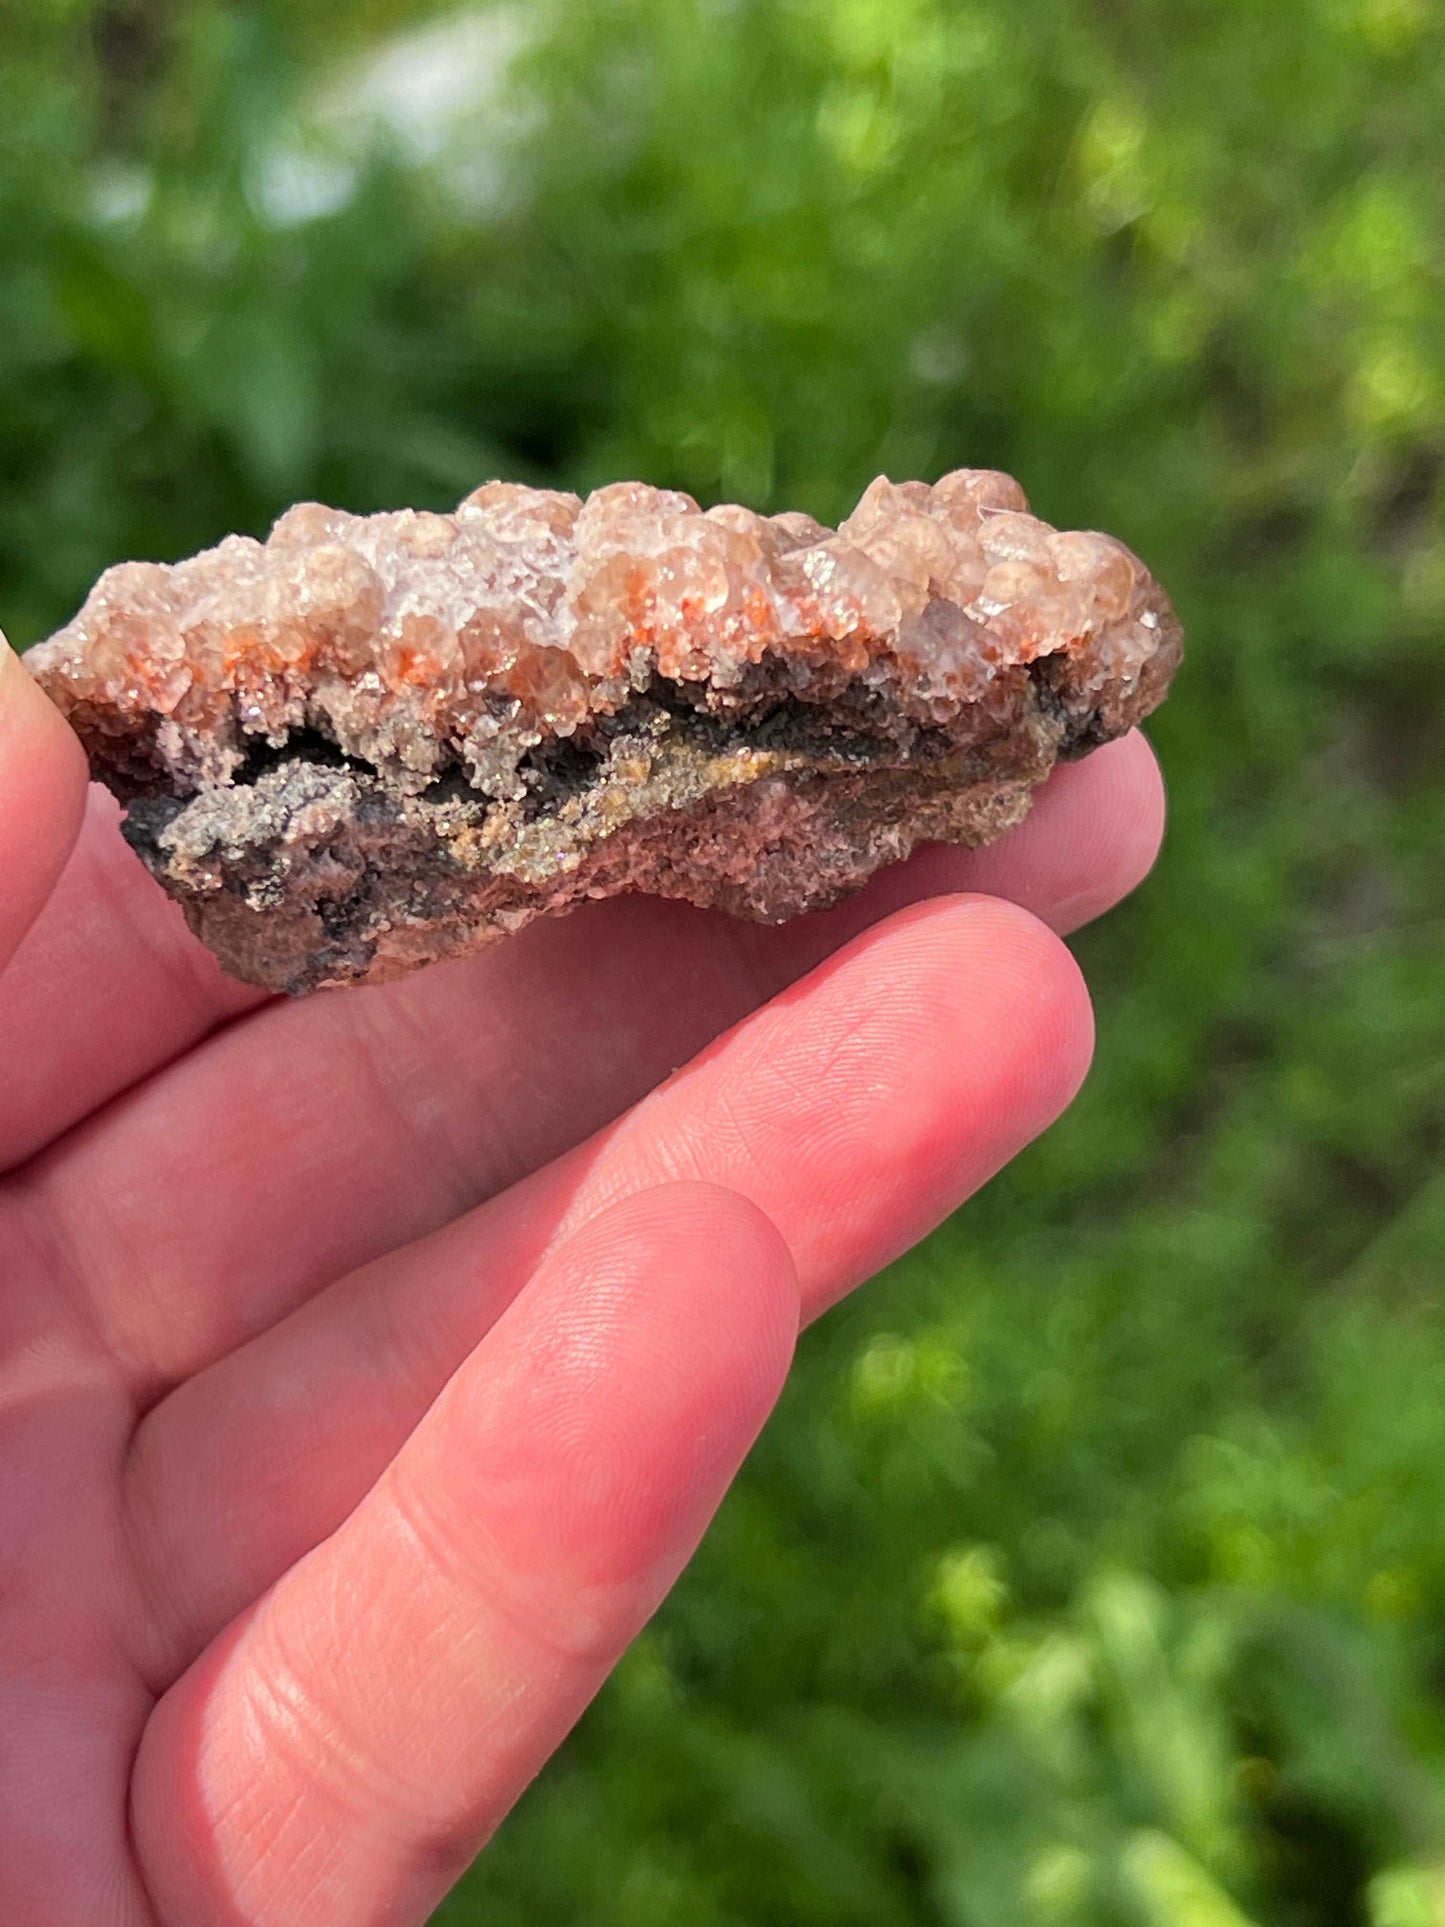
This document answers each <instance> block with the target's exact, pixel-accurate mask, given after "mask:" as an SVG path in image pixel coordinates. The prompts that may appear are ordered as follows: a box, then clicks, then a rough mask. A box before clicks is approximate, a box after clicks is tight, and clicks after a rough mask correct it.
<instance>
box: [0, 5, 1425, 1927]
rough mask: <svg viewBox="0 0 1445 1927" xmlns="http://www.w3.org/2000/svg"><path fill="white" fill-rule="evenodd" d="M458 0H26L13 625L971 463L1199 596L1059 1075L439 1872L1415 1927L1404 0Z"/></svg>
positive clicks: (499, 1915)
mask: <svg viewBox="0 0 1445 1927" xmlns="http://www.w3.org/2000/svg"><path fill="white" fill-rule="evenodd" d="M437 20H438V16H437V15H436V14H435V11H434V9H428V8H423V7H419V6H416V5H414V4H407V0H391V4H381V3H380V0H374V3H372V4H363V5H355V6H347V5H344V4H341V5H338V4H336V0H270V4H255V0H250V3H248V4H247V5H245V6H244V7H242V6H240V5H237V6H236V7H234V8H230V9H227V8H223V7H218V6H214V5H210V4H196V5H185V4H181V3H180V0H175V3H174V4H169V5H166V4H161V3H160V0H153V3H149V4H148V3H147V0H132V3H131V4H117V5H109V6H96V5H93V4H81V3H80V0H0V614H3V620H4V621H5V624H6V627H7V628H8V629H9V631H10V633H11V634H12V637H13V638H14V640H16V641H17V642H18V643H22V644H23V643H25V642H28V641H32V640H34V639H35V638H36V637H37V636H39V635H41V634H43V633H45V632H46V630H47V629H48V628H49V627H51V626H53V625H54V624H56V623H57V622H59V621H60V620H62V619H63V618H64V617H65V616H67V615H68V614H69V613H70V612H71V610H72V609H73V608H74V606H75V605H76V604H77V603H78V601H79V599H80V597H81V595H82V594H83V592H84V590H85V588H86V587H87V585H88V583H89V581H90V579H91V578H92V577H93V576H94V574H95V573H97V572H98V570H99V569H100V568H101V567H103V566H104V565H105V564H106V563H108V562H111V561H113V560H115V559H117V558H119V557H122V556H130V555H143V556H157V557H163V558H168V557H173V556H177V555H180V554H183V553H186V552H188V551H190V550H192V549H194V548H196V547H198V546H200V545H202V544H203V543H206V542H209V541H212V540H214V539H216V538H217V537H218V536H220V535H221V534H222V533H224V532H225V531H227V530H229V529H232V528H240V529H247V530H252V531H255V532H258V533H259V532H262V531H263V530H264V528H265V526H266V524H267V522H268V521H269V520H270V518H271V517H272V516H273V515H274V514H275V513H276V512H277V511H278V510H279V509H280V508H281V507H283V506H284V505H285V504H286V503H288V502H290V501H291V500H293V499H295V498H298V497H307V496H317V497H321V498H322V499H330V500H334V501H338V502H340V503H343V504H344V505H346V506H348V507H351V508H355V509H367V508H372V507H381V506H394V505H396V504H397V503H400V502H403V501H412V502H416V503H420V504H431V505H448V504H450V503H451V502H453V501H455V499H456V498H457V497H458V496H459V495H460V494H461V493H462V492H463V491H464V490H466V489H467V488H469V487H471V486H472V485H473V484H474V483H475V482H477V481H478V480H479V479H481V478H482V477H483V476H485V475H488V474H493V473H501V474H505V475H509V476H518V477H521V478H523V479H533V480H541V479H560V480H562V481H565V482H566V483H568V484H570V485H573V486H576V487H586V486H589V485H592V484H595V483H597V482H600V481H603V480H605V479H611V478H614V477H618V476H630V475H640V476H642V477H645V478H646V479H648V480H651V481H654V482H657V483H664V484H665V483H671V484H675V485H680V486H683V487H686V488H688V489H690V490H692V491H693V492H694V493H696V494H697V495H698V496H699V497H701V498H702V499H703V500H705V501H708V500H715V499H718V498H721V497H734V498H741V499H743V500H746V501H748V502H750V503H752V504H754V505H756V506H758V507H769V506H771V507H782V506H786V507H791V508H805V509H808V510H811V511H812V512H814V513H815V514H817V515H819V516H821V517H823V518H824V519H831V518H833V517H835V516H836V515H837V514H839V513H840V512H842V511H843V510H845V509H846V507H847V506H848V505H850V504H851V502H852V501H853V500H854V498H855V497H856V495H857V494H858V492H859V491H860V489H861V488H862V487H863V486H864V484H866V482H867V481H868V480H869V479H870V478H871V477H872V476H873V475H874V474H875V473H877V472H878V471H879V470H880V469H881V470H887V471H888V472H889V473H891V474H893V475H894V476H895V477H900V478H901V477H904V476H910V475H932V474H935V473H937V472H940V471H942V470H944V469H947V468H950V467H954V466H957V465H959V464H962V463H970V464H979V465H989V466H998V467H1003V468H1007V469H1010V470H1012V471H1014V472H1016V473H1017V474H1019V475H1020V477H1021V478H1022V479H1023V480H1024V482H1025V485H1026V486H1027V487H1028V489H1029V492H1030V494H1031V496H1032V498H1033V500H1034V502H1035V505H1036V506H1037V508H1038V509H1039V511H1040V513H1042V514H1044V515H1046V516H1047V517H1048V518H1049V519H1050V520H1052V521H1056V522H1062V523H1066V524H1069V525H1083V526H1100V527H1104V528H1108V529H1110V530H1113V531H1116V532H1117V533H1119V534H1121V535H1122V536H1124V537H1125V538H1126V539H1127V540H1128V541H1129V542H1130V543H1131V544H1132V545H1133V546H1134V547H1136V548H1137V549H1139V550H1140V551H1141V552H1142V553H1143V554H1144V555H1145V557H1146V558H1147V559H1148V560H1149V562H1150V563H1151V565H1153V566H1154V567H1155V568H1156V569H1157V571H1158V572H1159V573H1160V574H1161V575H1162V576H1163V577H1164V579H1165V580H1166V581H1167V582H1168V584H1169V585H1170V588H1171V589H1172V590H1173V592H1174V594H1175V597H1176V600H1177V602H1178V604H1179V606H1180V609H1181V612H1182V614H1183V616H1184V619H1185V622H1186V626H1187V629H1188V632H1189V636H1190V641H1191V653H1190V656H1189V660H1188V662H1187V665H1186V668H1185V670H1184V672H1183V674H1182V675H1181V677H1180V680H1179V682H1178V684H1177V686H1176V692H1175V695H1174V697H1173V700H1172V701H1171V703H1170V704H1169V706H1168V707H1167V709H1166V710H1165V711H1164V712H1163V713H1162V714H1161V715H1160V716H1159V718H1158V719H1157V722H1156V724H1155V725H1154V727H1153V730H1152V734H1153V737H1154V740H1155V742H1156V744H1157V746H1158V749H1159V751H1160V754H1161V757H1162V759H1163V762H1164V765H1165V769H1166V772H1167V775H1168V779H1169V783H1170V788H1171V793H1172V798H1173V817H1172V825H1171V831H1170V837H1169V842H1168V845H1167V848H1166V852H1165V855H1164V858H1163V860H1162V862H1161V865H1160V867H1159V869H1158V871H1157V872H1156V874H1155V876H1154V878H1153V879H1152V880H1151V881H1150V883H1149V884H1148V885H1147V886H1146V887H1145V889H1144V890H1143V891H1142V892H1141V893H1140V895H1139V896H1138V898H1137V899H1136V900H1135V901H1133V902H1132V903H1131V904H1130V905H1129V906H1127V907H1126V908H1125V909H1123V910H1122V911H1121V912H1119V913H1118V914H1117V915H1115V916H1113V917H1112V918H1110V919H1109V920H1108V922H1107V924H1106V925H1104V926H1103V927H1101V928H1099V929H1098V930H1095V931H1092V932H1089V933H1087V934H1086V935H1085V936H1084V937H1083V938H1082V939H1080V941H1079V944H1078V950H1079V954H1080V956H1081V959H1082V961H1083V963H1084V966H1085V968H1086V970H1087V973H1088V975H1089V978H1090V981H1091V984H1092V986H1093V988H1094V991H1095V994H1096V998H1097V1003H1098V1008H1099V1016H1100V1045H1099V1054H1098V1061H1097V1066H1096V1069H1095V1071H1094V1074H1093V1076H1092V1079H1091V1081H1090V1083H1089V1085H1088V1088H1087V1089H1086V1091H1085V1093H1084V1095H1083V1097H1082V1098H1081V1099H1080V1101H1079V1103H1078V1104H1077V1105H1076V1107H1075V1109H1074V1110H1073V1112H1072V1113H1071V1115H1070V1116H1069V1117H1068V1119H1067V1120H1066V1121H1065V1122H1064V1123H1063V1124H1062V1125H1060V1126H1059V1127H1058V1128H1057V1129H1056V1130H1054V1131H1053V1132H1052V1133H1051V1134H1050V1135H1049V1136H1048V1138H1047V1139H1046V1140H1045V1141H1044V1142H1042V1143H1041V1144H1039V1145H1038V1146H1036V1147H1035V1148H1034V1149H1033V1150H1032V1151H1031V1152H1030V1153H1029V1154H1028V1155H1027V1156H1026V1157H1024V1158H1023V1159H1022V1160H1021V1161H1020V1162H1019V1164H1018V1166H1017V1167H1016V1168H1015V1169H1014V1170H1012V1171H1010V1172H1009V1173H1008V1174H1006V1175H1005V1177H1003V1178H1002V1179H1001V1180H999V1181H998V1182H997V1183H995V1184H994V1185H993V1186H992V1187H991V1188H990V1190H989V1191H988V1192H987V1194H986V1195H985V1196H983V1197H982V1198H980V1199H979V1200H977V1201H976V1202H975V1203H973V1204H972V1205H970V1206H969V1207H968V1209H967V1210H965V1211H964V1212H963V1213H962V1214H960V1216H959V1217H958V1218H957V1219H955V1220H954V1221H953V1222H951V1223H950V1224H948V1225H947V1226H945V1227H944V1229H943V1230H942V1231H940V1232H939V1233H938V1235H937V1236H936V1237H934V1238H933V1239H932V1240H931V1241H930V1242H929V1243H928V1245H927V1246H925V1247H924V1248H923V1249H922V1250H921V1251H920V1252H918V1253H917V1254H916V1255H915V1256H913V1257H912V1258H910V1259H909V1260H908V1261H906V1262H905V1263H903V1264H901V1265H899V1266H898V1267H896V1268H895V1270H894V1271H893V1272H891V1273H890V1274H889V1275H888V1276H887V1277H886V1278H884V1279H882V1280H880V1281H879V1282H878V1283H877V1284H876V1285H875V1286H874V1287H873V1288H872V1289H871V1290H870V1291H868V1292H866V1293H864V1294H862V1295H861V1296H860V1297H859V1298H858V1299H857V1300H855V1301H854V1302H853V1303H851V1304H850V1305H848V1306H847V1307H845V1308H844V1309H842V1310H841V1311H840V1312H838V1313H836V1314H835V1315H833V1316H832V1317H831V1318H829V1319H828V1320H827V1321H825V1323H824V1324H823V1325H822V1327H821V1328H819V1329H818V1330H816V1331H814V1332H813V1333H812V1334H811V1335H810V1336H809V1338H808V1339H807V1341H806V1342H805V1344H804V1346H803V1351H802V1357H801V1361H800V1364H799V1368H798V1371H797V1374H796V1378H795V1381H794V1383H793V1385H792V1387H791V1389H790V1391H789V1393H788V1394H787V1397H786V1399H785V1402H784V1407H783V1409H782V1411H781V1413H780V1415H779V1416H778V1418H777V1420H776V1421H775V1423H774V1424H773V1425H772V1426H771V1428H770V1429H769V1431H768V1432H767V1434H766V1435H765V1437H764V1439H763V1441H762V1443H761V1445H760V1446H759V1448H758V1450H757V1452H756V1453H755V1455H754V1457H753V1459H752V1461H751V1463H750V1465H749V1467H748V1470H747V1471H746V1473H745V1475H744V1476H743V1478H742V1480H741V1482H740V1485H739V1487H738V1489H737V1491H736V1493H735V1494H734V1496H733V1497H732V1499H731V1500H730V1501H729V1503H728V1505H727V1507H726V1509H725V1511H724V1513H723V1515H722V1517H721V1519H720V1520H719V1522H718V1525H717V1528H716V1529H715V1531H714V1532H713V1533H712V1535H711V1537H710V1538H709V1540H708V1541H707V1543H706V1545H705V1547H704V1549H703V1552H702V1553H701V1555H700V1556H699V1558H698V1560H697V1562H696V1564H695V1566H694V1567H693V1569H692V1571H691V1573H690V1574H689V1576H688V1577H687V1579H686V1580H685V1582H684V1583H683V1585H682V1587H681V1588H680V1590H679V1592H678V1594H677V1595H676V1597H675V1598H674V1599H673V1600H672V1601H671V1602H670V1603H669V1605H668V1606H667V1607H666V1609H665V1610H664V1611H663V1613H662V1614H661V1615H660V1617H659V1618H658V1620H657V1621H656V1623H655V1624H654V1626H653V1627H652V1629H651V1630H650V1631H649V1632H648V1633H647V1635H646V1636H645V1637H644V1638H643V1639H642V1640H641V1641H640V1642H639V1643H638V1645H637V1646H636V1648H635V1649H634V1650H633V1652H632V1653H631V1654H630V1656H629V1657H628V1659H627V1660H626V1662H625V1663H624V1664H623V1666H622V1668H621V1669H620V1672H619V1674H618V1676H617V1677H616V1679H615V1680H614V1681H613V1682H612V1684H611V1686H610V1687H609V1688H608V1690H607V1691H606V1693H605V1694H604V1696H603V1698H602V1700H601V1701H600V1702H599V1704H598V1706H597V1707H596V1708H595V1709H594V1711H593V1712H592V1713H591V1714H590V1715H589V1717H588V1718H587V1720H586V1721H585V1722H584V1725H583V1727H582V1729H581V1730H580V1732H579V1734H578V1735H577V1736H576V1738H575V1739H574V1740H573V1742H572V1743H571V1744H570V1745H569V1746H568V1747H567V1748H566V1750H565V1751H564V1752H563V1754H562V1755H561V1756H560V1757H559V1758H558V1759H557V1760H556V1761H555V1762H554V1763H553V1765H552V1766H551V1768H550V1769H549V1770H548V1771H547V1773H546V1774H545V1775H544V1776H543V1778H542V1780H541V1781H540V1782H539V1784H538V1785H537V1786H536V1788H535V1789H534V1790H533V1791H532V1792H531V1793H530V1794H529V1795H528V1797H527V1799H526V1800H525V1801H524V1803H523V1805H522V1807H521V1808H520V1809H519V1811H518V1813H517V1814H516V1816H515V1817H514V1818H513V1820H512V1821H511V1823H510V1824H509V1826H508V1827H507V1828H506V1829H505V1831H504V1833H503V1835H502V1837H501V1839H500V1841H499V1842H498V1844H497V1845H496V1847H495V1848H494V1849H493V1850H492V1851H491V1852H490V1853H489V1854H488V1856H487V1857H486V1859H485V1861H484V1862H483V1863H482V1864H481V1865H479V1866H478V1868H477V1869H475V1870H474V1872H473V1873H472V1875H471V1876H470V1877H469V1879H468V1881H467V1882H466V1883H465V1885H464V1886H463V1888H462V1889H460V1890H459V1892H458V1894H457V1895H456V1896H455V1897H454V1898H453V1900H452V1901H451V1902H450V1903H449V1904H448V1906H447V1907H446V1908H445V1909H444V1910H443V1913H442V1916H441V1918H442V1919H444V1920H446V1921H448V1922H453V1923H461V1922H469V1921H477V1922H481V1921H483V1920H485V1921H487V1922H489V1923H500V1924H501V1927H512V1924H513V1923H516V1924H517V1927H522V1924H523V1923H526V1927H535V1924H536V1923H546V1924H547V1927H551V1924H552V1923H559V1924H562V1923H571V1922H578V1923H587V1927H594V1924H595V1927H613V1924H614V1923H616V1924H618V1927H621V1924H622V1923H626V1927H649V1924H650V1923H653V1922H656V1923H659V1924H661V1923H668V1924H669V1927H671V1923H674V1922H678V1921H681V1920H686V1921H688V1922H695V1923H698V1927H763V1924H764V1923H773V1922H779V1923H802V1924H803V1927H813V1924H814V1923H817V1924H818V1927H823V1923H827V1924H828V1927H834V1924H840V1927H852V1923H858V1924H859V1927H862V1924H863V1923H867V1927H894V1924H895V1923H896V1924H897V1927H904V1924H905V1923H907V1924H909V1927H912V1924H913V1923H918V1924H919V1927H922V1924H923V1923H929V1924H933V1923H937V1924H938V1927H955V1924H957V1927H1014V1923H1020V1924H1022V1923H1029V1924H1030V1927H1032V1924H1033V1923H1038V1924H1039V1927H1045V1924H1049V1927H1053V1924H1057V1927H1071V1924H1075V1923H1076V1924H1078V1927H1094V1923H1099V1924H1100V1927H1115V1923H1119V1924H1120V1927H1175V1923H1178V1927H1239V1923H1241V1922H1255V1923H1258V1924H1259V1927H1266V1924H1268V1927H1296V1924H1298V1927H1306V1924H1309V1927H1313V1924H1314V1923H1321V1924H1322V1927H1354V1923H1360V1924H1361V1927H1364V1923H1369V1927H1440V1923H1442V1922H1445V1505H1442V1496H1445V1319H1442V1311H1441V1302H1440V1299H1441V1294H1440V1282H1441V1271H1442V1263H1445V1175H1442V1171H1445V1165H1442V1160H1441V1152H1442V1148H1445V994H1442V982H1441V977H1442V961H1445V886H1442V882H1441V850H1442V844H1445V784H1442V782H1441V780H1440V775H1439V769H1440V758H1441V754H1442V749H1445V656H1442V644H1441V637H1442V626H1445V488H1442V481H1441V472H1442V459H1445V271H1442V263H1445V31H1442V19H1441V13H1440V10H1439V8H1438V7H1437V6H1436V5H1435V4H1434V0H1229V4H1228V5H1225V4H1219V3H1218V0H1207V3H1206V0H1009V4H1008V5H1007V6H1004V5H986V4H983V3H982V0H568V4H566V5H565V6H564V5H558V6H556V7H555V8H551V7H547V6H544V5H534V6H530V7H515V8H509V9H501V10H498V9H491V10H488V9H485V8H483V9H478V10H474V11H472V12H470V13H462V14H452V15H449V16H443V17H441V24H440V25H438V24H436V23H437ZM418 35H420V37H419V38H418V37H417V36H418Z"/></svg>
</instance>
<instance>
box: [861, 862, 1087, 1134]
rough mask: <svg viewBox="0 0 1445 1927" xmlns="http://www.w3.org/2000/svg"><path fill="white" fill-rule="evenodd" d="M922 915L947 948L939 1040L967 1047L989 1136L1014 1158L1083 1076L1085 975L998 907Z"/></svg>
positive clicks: (1038, 931) (1029, 924)
mask: <svg viewBox="0 0 1445 1927" xmlns="http://www.w3.org/2000/svg"><path fill="white" fill-rule="evenodd" d="M930 911H932V912H936V913H940V914H941V916H942V917H943V918H944V919H946V925H947V926H948V938H949V964H950V972H949V976H950V982H949V984H948V985H947V986H946V989H945V1008H944V1010H943V1011H941V1012H940V1024H939V1034H940V1036H948V1035H950V1034H952V1035H955V1036H966V1037H968V1038H969V1039H970V1042H971V1045H972V1049H973V1051H974V1062H975V1067H976V1069H977V1070H979V1071H982V1072H984V1073H986V1075H987V1079H988V1087H989V1090H990V1092H991V1093H992V1096H993V1098H994V1110H993V1122H994V1127H995V1131H996V1132H997V1133H998V1134H999V1135H1000V1136H1001V1137H1002V1138H1003V1139H1005V1140H1007V1141H1010V1142H1012V1143H1013V1144H1014V1148H1015V1149H1017V1148H1021V1147H1022V1145H1023V1144H1025V1143H1027V1142H1028V1141H1029V1140H1030V1139H1032V1138H1034V1137H1036V1136H1037V1135H1038V1133H1039V1132H1040V1131H1041V1130H1043V1129H1045V1128H1046V1127H1047V1126H1048V1125H1049V1124H1051V1123H1052V1122H1053V1121H1054V1119H1055V1118H1056V1117H1058V1116H1059V1114H1060V1113H1061V1112H1062V1111H1064V1110H1066V1109H1067V1108H1068V1106H1069V1104H1070V1103H1071V1102H1072V1101H1073V1099H1074V1097H1075V1096H1076V1095H1077V1094H1078V1091H1079V1088H1080V1086H1081V1085H1082V1084H1083V1082H1084V1079H1085V1078H1086V1077H1087V1076H1088V1073H1089V1066H1090V1064H1091V1063H1092V1061H1093V1054H1094V1007H1093V1001H1092V999H1091V998H1090V995H1089V988H1088V985H1087V983H1086V982H1085V980H1084V974H1083V972H1082V970H1081V969H1080V968H1079V964H1078V960H1077V959H1076V958H1075V956H1074V954H1073V952H1072V951H1071V950H1070V949H1069V947H1068V945H1067V944H1066V943H1065V942H1064V940H1063V938H1062V937H1060V936H1059V935H1058V934H1057V932H1056V931H1054V930H1053V929H1051V928H1050V927H1049V925H1048V924H1046V923H1045V922H1044V921H1043V920H1042V919H1041V918H1040V917H1038V916H1036V915H1035V914H1034V913H1033V912H1032V911H1031V910H1028V909H1026V908H1025V907H1024V906H1023V905H1022V904H1018V903H1014V902H1011V901H1009V900H1008V899H1007V898H1005V897H994V896H985V895H982V894H978V893H974V892H970V893H968V894H966V895H959V896H955V897H945V898H938V899H935V900H934V901H933V902H932V903H930V904H924V905H920V906H919V913H921V914H922V915H925V916H926V915H927V914H928V913H929V912H930ZM913 914H915V913H911V912H907V911H905V912H903V913H902V916H901V918H895V919H894V923H895V925H896V924H898V923H899V922H900V921H903V920H905V919H908V918H909V917H910V916H912V915H913ZM950 1004H951V1006H952V1009H951V1011H950V1010H949V1009H948V1005H950ZM978 1102H979V1098H978V1094H977V1093H975V1096H974V1103H975V1105H977V1104H978ZM1010 1155H1012V1153H1010Z"/></svg>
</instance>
